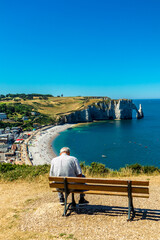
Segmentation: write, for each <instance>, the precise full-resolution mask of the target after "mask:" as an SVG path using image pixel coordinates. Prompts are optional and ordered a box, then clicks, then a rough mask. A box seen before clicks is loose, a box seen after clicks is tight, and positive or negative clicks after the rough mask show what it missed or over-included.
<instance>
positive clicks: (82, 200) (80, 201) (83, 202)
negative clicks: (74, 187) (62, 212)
mask: <svg viewBox="0 0 160 240" xmlns="http://www.w3.org/2000/svg"><path fill="white" fill-rule="evenodd" d="M88 203H89V202H88V201H87V200H86V199H84V198H82V199H80V200H79V205H80V206H83V205H86V204H88Z"/></svg>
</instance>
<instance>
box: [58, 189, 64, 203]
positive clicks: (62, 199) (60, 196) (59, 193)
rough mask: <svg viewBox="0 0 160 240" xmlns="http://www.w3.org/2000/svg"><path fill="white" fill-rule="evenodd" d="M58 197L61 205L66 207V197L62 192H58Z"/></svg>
mask: <svg viewBox="0 0 160 240" xmlns="http://www.w3.org/2000/svg"><path fill="white" fill-rule="evenodd" d="M58 197H59V201H60V204H61V205H64V195H63V193H62V192H58Z"/></svg>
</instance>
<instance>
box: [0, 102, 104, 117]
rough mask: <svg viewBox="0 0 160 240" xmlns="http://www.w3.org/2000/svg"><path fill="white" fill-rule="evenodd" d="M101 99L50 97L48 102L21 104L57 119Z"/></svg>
mask: <svg viewBox="0 0 160 240" xmlns="http://www.w3.org/2000/svg"><path fill="white" fill-rule="evenodd" d="M100 100H101V99H98V100H97V99H90V98H89V99H87V98H86V97H49V98H48V100H41V99H39V98H38V97H34V99H33V100H26V101H24V100H23V99H21V100H20V101H19V103H21V104H27V105H32V106H33V107H35V108H37V110H38V111H39V112H40V113H43V114H47V115H49V116H50V117H56V116H57V115H59V114H67V113H70V112H72V111H76V110H82V109H84V108H86V107H87V106H88V105H92V104H93V103H96V102H98V101H100ZM1 103H6V104H9V103H15V101H13V100H12V101H3V102H1Z"/></svg>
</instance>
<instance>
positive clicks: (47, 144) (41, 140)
mask: <svg viewBox="0 0 160 240" xmlns="http://www.w3.org/2000/svg"><path fill="white" fill-rule="evenodd" d="M73 126H74V124H64V125H57V126H53V127H50V128H49V129H46V130H43V129H41V130H39V131H37V133H36V134H35V135H34V136H33V137H32V139H31V140H30V141H29V142H28V152H29V155H31V156H32V158H33V160H32V164H33V165H43V164H50V163H51V160H52V158H54V157H56V154H55V153H54V151H53V148H52V142H53V140H54V139H55V138H56V137H57V136H58V134H59V133H60V132H63V131H65V130H66V129H68V128H71V127H73ZM62 147H63V146H62Z"/></svg>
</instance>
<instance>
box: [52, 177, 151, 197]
mask: <svg viewBox="0 0 160 240" xmlns="http://www.w3.org/2000/svg"><path fill="white" fill-rule="evenodd" d="M49 181H50V183H49V185H50V187H51V188H56V189H61V190H59V191H68V192H74V191H75V192H78V191H79V192H80V191H87V192H85V193H87V194H107V195H120V196H128V192H129V189H130V191H131V193H132V196H133V197H149V181H136V180H133V181H131V180H119V179H105V178H79V177H49Z"/></svg>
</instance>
